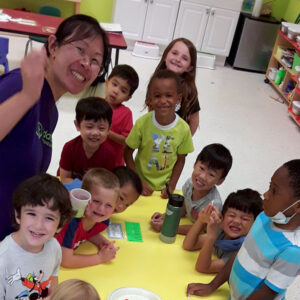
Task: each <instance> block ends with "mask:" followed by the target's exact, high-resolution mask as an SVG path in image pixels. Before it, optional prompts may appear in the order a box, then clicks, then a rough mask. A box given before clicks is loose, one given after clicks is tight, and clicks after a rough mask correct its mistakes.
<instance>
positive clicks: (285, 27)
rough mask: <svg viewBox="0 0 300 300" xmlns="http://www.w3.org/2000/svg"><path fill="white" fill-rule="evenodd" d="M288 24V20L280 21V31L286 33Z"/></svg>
mask: <svg viewBox="0 0 300 300" xmlns="http://www.w3.org/2000/svg"><path fill="white" fill-rule="evenodd" d="M288 26H289V23H288V22H282V23H281V31H282V33H284V34H287V33H288Z"/></svg>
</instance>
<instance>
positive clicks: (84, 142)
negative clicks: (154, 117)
mask: <svg viewBox="0 0 300 300" xmlns="http://www.w3.org/2000/svg"><path fill="white" fill-rule="evenodd" d="M111 120H112V110H111V108H110V106H109V105H108V104H107V103H106V102H105V101H104V100H103V99H101V98H97V97H89V98H84V99H80V100H79V101H78V103H77V105H76V120H75V121H74V123H75V126H76V129H77V131H79V132H80V135H79V136H78V137H76V138H74V139H72V140H71V141H69V142H67V143H66V144H65V145H64V148H63V150H62V153H61V158H60V162H59V171H58V174H57V175H60V178H61V181H62V182H63V183H70V182H72V181H73V180H74V179H75V178H78V179H80V180H82V177H83V175H84V174H85V173H86V172H87V171H88V170H89V169H90V168H96V167H101V168H105V169H107V170H110V171H112V170H113V169H114V167H116V166H117V165H116V163H115V160H114V149H113V147H112V146H111V145H109V144H105V143H104V141H105V140H106V138H107V136H108V133H109V128H110V125H111Z"/></svg>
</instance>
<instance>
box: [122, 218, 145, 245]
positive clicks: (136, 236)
mask: <svg viewBox="0 0 300 300" xmlns="http://www.w3.org/2000/svg"><path fill="white" fill-rule="evenodd" d="M125 229H126V235H127V240H128V241H129V242H140V243H141V242H142V241H143V239H142V233H141V226H140V223H135V222H125Z"/></svg>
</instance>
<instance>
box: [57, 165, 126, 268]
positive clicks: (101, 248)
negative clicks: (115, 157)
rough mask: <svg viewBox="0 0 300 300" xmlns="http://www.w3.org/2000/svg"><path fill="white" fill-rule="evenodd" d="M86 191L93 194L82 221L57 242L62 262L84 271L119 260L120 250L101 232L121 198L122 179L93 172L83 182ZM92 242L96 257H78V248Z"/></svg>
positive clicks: (97, 170)
mask: <svg viewBox="0 0 300 300" xmlns="http://www.w3.org/2000/svg"><path fill="white" fill-rule="evenodd" d="M82 188H83V189H85V190H87V191H89V192H90V193H91V195H92V198H91V201H90V202H89V204H88V205H87V207H86V209H85V212H84V216H83V217H82V218H73V219H72V220H71V222H70V223H69V224H67V225H65V226H64V228H63V229H62V230H61V232H60V233H59V234H58V235H57V236H56V239H57V240H58V242H59V243H60V245H61V247H62V263H61V265H62V266H63V267H65V268H82V267H88V266H93V265H98V264H101V263H105V262H108V261H110V260H112V259H114V258H115V256H116V253H117V251H118V250H119V248H118V247H115V246H114V242H110V241H108V240H107V239H106V238H105V237H103V236H102V235H101V234H99V233H100V232H102V231H104V230H105V229H106V228H107V227H108V225H109V217H110V216H111V214H112V213H113V212H114V209H115V206H116V202H117V199H118V198H119V189H120V184H119V179H118V178H117V176H116V175H114V174H113V173H111V172H110V171H107V170H105V169H101V168H94V169H90V170H89V171H88V172H87V173H86V174H85V176H84V177H83V181H82ZM85 241H89V242H91V243H93V244H94V245H95V246H96V247H97V248H98V250H97V252H96V253H95V254H87V255H83V254H77V253H76V254H75V253H74V250H75V249H77V248H78V246H79V245H80V244H81V243H83V242H85Z"/></svg>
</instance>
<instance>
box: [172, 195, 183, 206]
mask: <svg viewBox="0 0 300 300" xmlns="http://www.w3.org/2000/svg"><path fill="white" fill-rule="evenodd" d="M183 200H184V197H183V196H182V195H179V194H171V195H169V204H170V205H173V206H175V207H182V205H183Z"/></svg>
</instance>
